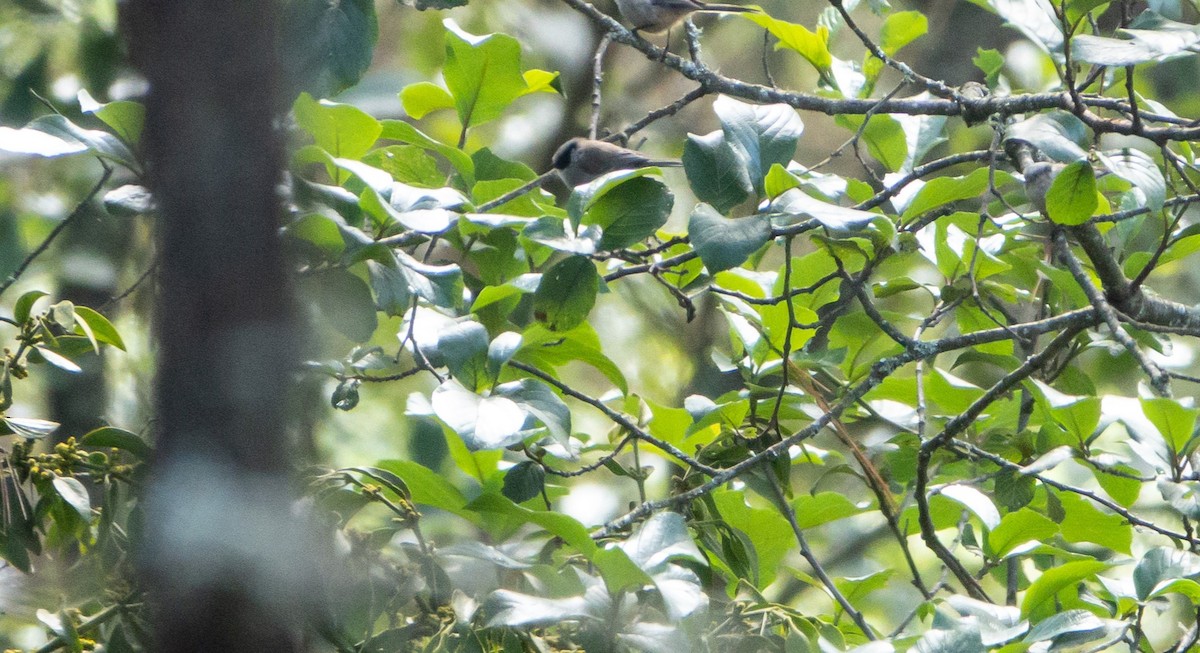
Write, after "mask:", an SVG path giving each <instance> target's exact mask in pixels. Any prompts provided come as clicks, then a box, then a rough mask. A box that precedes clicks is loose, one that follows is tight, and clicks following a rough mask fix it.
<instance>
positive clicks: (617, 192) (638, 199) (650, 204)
mask: <svg viewBox="0 0 1200 653" xmlns="http://www.w3.org/2000/svg"><path fill="white" fill-rule="evenodd" d="M587 188H588V187H587V186H584V190H583V192H586V189H587ZM674 204H675V197H674V195H672V194H671V191H669V190H667V187H666V185H664V184H663V183H662V182H661V181H659V180H657V179H650V178H649V177H644V176H636V177H633V178H631V179H627V180H625V181H624V182H623V183H620V184H617V185H615V186H613V187H611V188H609V189H608V190H607V192H604V193H602V194H599V195H598V196H594V197H593V198H592V200H591V201H590V202H588V204H587V210H586V212H585V213H584V214H583V216H582V219H581V222H582V224H586V225H597V226H599V227H600V228H601V229H602V230H603V231H602V235H601V236H600V242H599V243H598V245H599V247H600V249H605V250H615V249H622V248H625V247H629V246H630V245H633V244H636V243H639V242H641V241H643V240H645V239H646V238H648V237H650V236H652V235H654V233H655V232H656V231H658V229H659V227H661V226H663V225H664V224H666V223H667V218H668V217H670V215H671V207H672V206H673V205H674Z"/></svg>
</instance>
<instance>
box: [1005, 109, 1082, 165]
mask: <svg viewBox="0 0 1200 653" xmlns="http://www.w3.org/2000/svg"><path fill="white" fill-rule="evenodd" d="M1090 139H1091V135H1090V130H1088V128H1087V127H1086V126H1085V125H1084V124H1083V122H1082V121H1081V120H1079V118H1076V117H1075V116H1074V115H1072V114H1070V113H1067V112H1065V111H1049V112H1046V113H1038V114H1034V115H1033V116H1031V117H1029V118H1026V119H1025V120H1022V121H1021V122H1018V123H1015V124H1012V125H1009V126H1008V128H1007V129H1006V130H1005V136H1004V140H1005V141H1006V142H1007V141H1011V140H1017V141H1025V142H1026V143H1029V144H1031V145H1033V146H1034V147H1036V148H1037V149H1038V151H1040V152H1042V153H1043V154H1045V155H1046V156H1048V157H1050V158H1051V159H1053V160H1055V161H1082V160H1084V159H1087V151H1086V150H1085V149H1084V148H1086V147H1087V146H1088V144H1089V141H1090Z"/></svg>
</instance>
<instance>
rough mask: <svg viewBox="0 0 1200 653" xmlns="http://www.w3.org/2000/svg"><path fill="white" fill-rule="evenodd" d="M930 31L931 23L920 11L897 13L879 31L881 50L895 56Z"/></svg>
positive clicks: (885, 20) (888, 18)
mask: <svg viewBox="0 0 1200 653" xmlns="http://www.w3.org/2000/svg"><path fill="white" fill-rule="evenodd" d="M928 31H929V21H928V19H926V18H925V14H922V13H921V12H919V11H897V12H895V13H892V14H889V15H888V17H887V18H886V19H884V21H883V27H882V28H880V30H879V48H880V49H881V50H883V52H884V53H885V54H887V55H888V56H893V55H895V54H896V53H897V52H899V51H900V49H901V48H903V47H904V46H906V45H908V44H909V43H912V42H913V41H915V40H917V39H919V38H921V37H922V36H924V35H925V33H926V32H928Z"/></svg>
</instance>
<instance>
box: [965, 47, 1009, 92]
mask: <svg viewBox="0 0 1200 653" xmlns="http://www.w3.org/2000/svg"><path fill="white" fill-rule="evenodd" d="M971 63H973V64H975V67H976V68H978V69H979V70H981V71H983V77H984V81H985V82H986V84H987V87H988V88H995V87H996V82H997V81H999V79H1000V71H1001V70H1003V69H1004V55H1002V54H1000V51H999V50H991V49H988V50H985V49H983V48H977V49H976V50H975V58H974V59H972V60H971Z"/></svg>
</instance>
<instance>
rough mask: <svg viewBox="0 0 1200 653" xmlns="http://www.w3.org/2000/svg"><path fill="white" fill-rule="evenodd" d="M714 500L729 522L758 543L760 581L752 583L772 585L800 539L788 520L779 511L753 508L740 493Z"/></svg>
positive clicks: (726, 493) (721, 493)
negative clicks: (788, 553)
mask: <svg viewBox="0 0 1200 653" xmlns="http://www.w3.org/2000/svg"><path fill="white" fill-rule="evenodd" d="M713 500H714V502H715V503H716V506H717V509H718V510H719V511H720V513H721V517H722V518H724V520H725V522H726V523H727V524H729V525H730V526H732V527H733V528H736V529H738V530H740V531H742V532H743V533H745V534H746V536H747V537H749V538H750V541H751V542H752V543H753V544H754V550H755V552H756V553H757V556H758V570H757V571H758V578H757V579H749V580H750V581H751V582H754V583H755V586H756V587H759V588H763V587H766V586H767V585H770V584H771V583H772V582H773V581H774V580H775V576H776V574H777V573H778V572H779V563H780V561H782V560H783V556H784V555H785V554H787V552H788V551H790V550H792V549H793V548H795V546H796V536H795V535H794V534H793V533H792V529H791V527H790V526H789V525H788V523H787V521H786V520H785V519H784V518H783V516H782V515H780V514H779V511H778V510H773V509H768V508H752V507H750V506H749V505H747V504H746V498H745V494H744V493H743V492H741V491H740V490H739V491H734V490H723V491H719V492H715V493H714V494H713ZM799 516H800V515H797V517H799Z"/></svg>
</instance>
